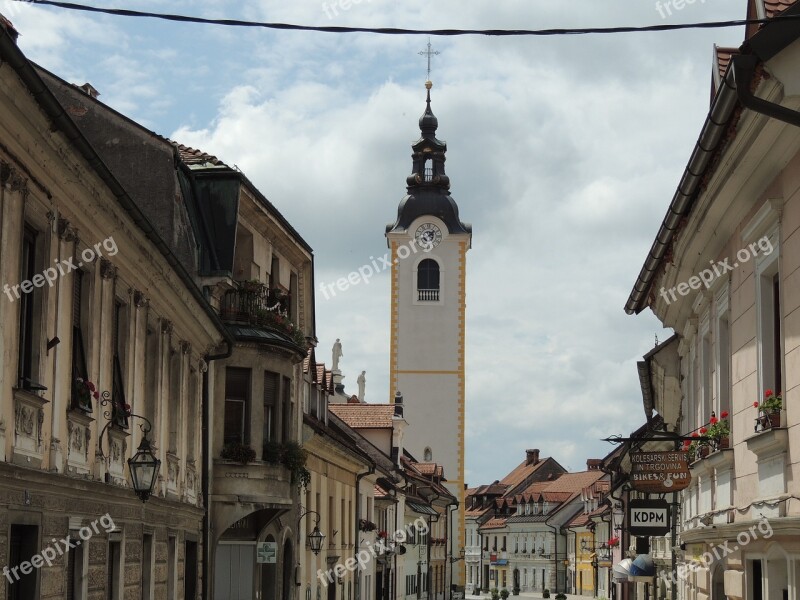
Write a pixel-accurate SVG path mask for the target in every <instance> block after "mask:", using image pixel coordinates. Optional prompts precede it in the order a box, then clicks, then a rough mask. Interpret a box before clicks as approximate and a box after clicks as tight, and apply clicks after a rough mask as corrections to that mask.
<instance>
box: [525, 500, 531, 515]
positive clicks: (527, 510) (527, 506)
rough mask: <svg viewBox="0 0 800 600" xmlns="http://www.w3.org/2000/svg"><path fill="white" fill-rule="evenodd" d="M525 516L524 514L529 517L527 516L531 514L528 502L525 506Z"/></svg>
mask: <svg viewBox="0 0 800 600" xmlns="http://www.w3.org/2000/svg"><path fill="white" fill-rule="evenodd" d="M525 514H526V515H529V514H531V503H530V502H528V503H527V504H525Z"/></svg>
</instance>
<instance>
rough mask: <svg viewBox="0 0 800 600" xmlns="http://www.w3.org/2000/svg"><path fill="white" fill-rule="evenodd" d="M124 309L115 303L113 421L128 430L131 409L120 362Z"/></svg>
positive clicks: (112, 330)
mask: <svg viewBox="0 0 800 600" xmlns="http://www.w3.org/2000/svg"><path fill="white" fill-rule="evenodd" d="M124 309H125V307H124V305H123V304H122V303H121V302H115V303H114V323H113V326H112V329H111V332H112V348H113V350H114V359H113V365H112V368H113V375H112V377H113V379H112V382H111V400H112V406H111V419H112V421H113V423H114V425H117V426H118V427H121V428H123V429H127V428H128V410H129V409H130V407H129V406H128V405H127V403H126V402H125V379H124V377H123V372H122V361H121V360H120V354H121V352H120V349H121V347H122V346H123V342H122V335H121V333H122V332H121V331H120V325H121V324H122V321H123V311H124Z"/></svg>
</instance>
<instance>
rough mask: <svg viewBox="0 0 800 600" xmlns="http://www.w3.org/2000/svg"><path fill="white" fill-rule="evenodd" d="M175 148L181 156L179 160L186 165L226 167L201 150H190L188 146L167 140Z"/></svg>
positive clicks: (214, 157)
mask: <svg viewBox="0 0 800 600" xmlns="http://www.w3.org/2000/svg"><path fill="white" fill-rule="evenodd" d="M169 141H170V142H171V143H172V145H173V146H175V148H177V149H178V154H180V156H181V160H182V161H183V162H185V163H186V164H187V165H204V164H208V163H210V164H212V165H214V166H215V167H224V166H227V165H226V164H225V163H224V162H222V161H221V160H220V159H218V158H217V157H216V156H213V155H211V154H207V153H206V152H203V151H202V150H197V149H195V148H190V147H189V146H184V145H183V144H179V143H178V142H175V141H173V140H169Z"/></svg>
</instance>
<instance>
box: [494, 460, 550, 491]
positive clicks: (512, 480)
mask: <svg viewBox="0 0 800 600" xmlns="http://www.w3.org/2000/svg"><path fill="white" fill-rule="evenodd" d="M546 460H548V459H547V458H542V459H539V461H538V462H536V463H530V464H528V461H527V460H523V461H522V462H521V463H520V464H519V465H517V466H516V467H514V469H513V470H512V471H511V472H510V473H509V474H508V475H506V476H505V477H503V478H502V479H501V480H500V483H502V484H503V485H506V486H508V487H510V488H513V487H514V486H515V485H518V484H520V483H522V482H523V481H525V479H526V478H527V477H529V476H530V475H531V474H533V473H534V472H535V471H536V470H537V469H538V468H540V467H541V466H542V465H543V464H544V463H545V461H546Z"/></svg>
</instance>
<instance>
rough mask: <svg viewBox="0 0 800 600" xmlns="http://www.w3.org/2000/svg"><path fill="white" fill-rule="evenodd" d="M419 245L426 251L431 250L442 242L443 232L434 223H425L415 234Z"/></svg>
mask: <svg viewBox="0 0 800 600" xmlns="http://www.w3.org/2000/svg"><path fill="white" fill-rule="evenodd" d="M414 237H415V239H416V240H417V244H419V245H420V246H421V247H422V248H423V249H425V250H431V249H432V248H435V247H436V246H438V245H439V243H440V242H441V241H442V230H441V229H439V227H438V225H435V224H434V223H423V224H422V225H420V226H419V227H417V231H416V233H415V234H414Z"/></svg>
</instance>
